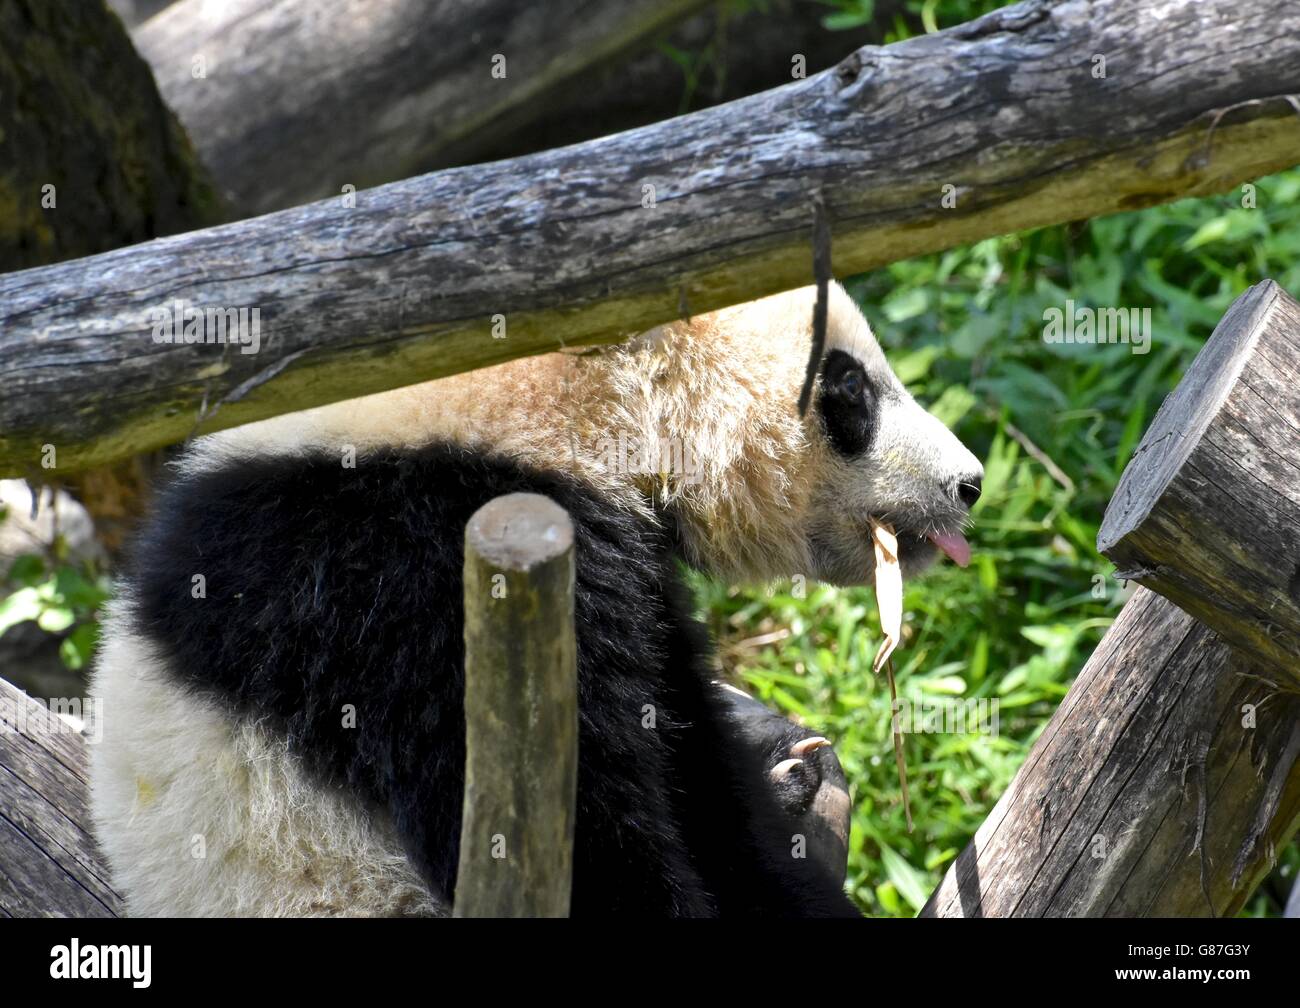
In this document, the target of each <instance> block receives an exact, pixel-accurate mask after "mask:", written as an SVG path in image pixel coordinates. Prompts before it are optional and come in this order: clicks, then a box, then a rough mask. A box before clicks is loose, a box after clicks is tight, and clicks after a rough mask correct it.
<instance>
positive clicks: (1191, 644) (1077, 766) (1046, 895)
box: [921, 588, 1300, 917]
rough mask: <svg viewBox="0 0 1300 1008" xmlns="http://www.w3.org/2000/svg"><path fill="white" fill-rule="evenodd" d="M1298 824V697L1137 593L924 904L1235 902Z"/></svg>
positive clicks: (1200, 910) (992, 911) (1044, 912)
mask: <svg viewBox="0 0 1300 1008" xmlns="http://www.w3.org/2000/svg"><path fill="white" fill-rule="evenodd" d="M1298 825H1300V696H1297V695H1294V694H1288V693H1283V692H1280V691H1279V690H1278V688H1277V686H1276V684H1275V683H1273V682H1271V681H1270V675H1269V672H1268V670H1267V669H1266V668H1264V667H1262V666H1259V665H1257V664H1253V663H1252V662H1251V661H1250V660H1249V659H1247V658H1245V657H1244V656H1243V655H1242V654H1241V653H1240V652H1238V651H1236V650H1235V649H1233V648H1232V647H1231V646H1230V645H1228V644H1227V643H1226V642H1225V641H1224V640H1223V639H1222V638H1220V637H1218V636H1217V635H1216V634H1215V633H1214V632H1213V631H1212V630H1210V629H1209V628H1208V627H1206V626H1204V625H1203V624H1201V623H1199V622H1198V621H1197V620H1196V619H1194V618H1193V617H1191V616H1189V615H1187V614H1186V613H1184V612H1183V611H1182V610H1180V609H1179V608H1178V607H1177V606H1175V605H1174V604H1173V603H1172V602H1169V601H1168V600H1166V599H1163V598H1161V597H1160V596H1159V595H1156V594H1154V593H1152V592H1149V591H1147V590H1146V589H1144V588H1140V589H1138V592H1137V594H1135V595H1134V596H1133V598H1132V599H1130V600H1129V602H1128V604H1127V605H1126V606H1125V607H1124V610H1123V612H1121V613H1120V616H1119V618H1118V619H1117V620H1116V621H1115V623H1114V625H1113V626H1112V627H1111V628H1110V630H1109V632H1108V633H1107V634H1106V637H1105V638H1104V639H1103V640H1102V642H1101V644H1100V645H1098V647H1097V650H1096V651H1095V652H1094V653H1093V655H1092V657H1091V658H1090V659H1089V661H1088V663H1087V664H1086V665H1085V666H1084V668H1083V671H1082V672H1080V673H1079V678H1078V679H1077V680H1076V681H1075V683H1074V685H1073V686H1072V687H1071V688H1070V692H1069V694H1068V695H1067V696H1066V698H1065V700H1064V702H1063V703H1062V704H1061V706H1060V707H1059V708H1058V709H1057V711H1056V713H1055V714H1054V715H1053V717H1052V719H1051V721H1050V722H1048V725H1047V727H1046V729H1044V731H1043V734H1042V736H1041V738H1040V739H1039V741H1038V742H1037V743H1036V744H1035V745H1034V749H1033V751H1032V752H1031V753H1030V754H1029V758H1028V759H1027V760H1026V761H1025V764H1024V766H1023V767H1021V769H1020V772H1019V773H1018V774H1016V777H1015V780H1013V781H1012V783H1011V787H1010V788H1009V789H1008V790H1007V792H1006V794H1004V795H1003V796H1002V798H1001V800H1000V801H999V802H998V804H997V805H996V807H994V809H993V811H992V812H991V813H989V817H988V818H987V819H986V820H985V821H984V824H983V825H982V826H981V827H980V828H979V831H978V832H977V833H976V834H975V839H974V840H972V841H971V843H970V844H969V846H967V848H966V849H965V850H964V851H963V852H962V853H961V854H960V855H959V856H958V857H957V860H956V861H954V862H953V864H952V866H951V867H950V868H949V869H948V873H947V874H946V875H945V876H944V879H943V882H942V883H940V885H939V888H938V889H936V890H935V892H934V895H933V896H931V897H930V901H929V903H927V904H926V906H925V909H924V910H923V911H922V913H921V916H923V917H1008V916H1017V917H1042V916H1070V917H1097V916H1111V917H1196V916H1229V915H1232V914H1234V913H1236V912H1237V911H1238V910H1240V909H1241V907H1242V906H1243V905H1244V903H1245V901H1246V899H1247V898H1248V897H1249V896H1250V893H1251V892H1252V891H1253V890H1254V888H1255V886H1256V885H1258V884H1259V882H1260V881H1261V880H1262V879H1263V878H1264V876H1265V875H1267V873H1268V871H1269V869H1270V868H1271V867H1272V865H1273V862H1274V859H1275V856H1276V851H1277V850H1278V849H1279V848H1281V847H1283V846H1284V845H1285V844H1286V843H1287V841H1288V840H1289V838H1290V837H1291V836H1293V835H1294V833H1295V830H1296V827H1297V826H1298Z"/></svg>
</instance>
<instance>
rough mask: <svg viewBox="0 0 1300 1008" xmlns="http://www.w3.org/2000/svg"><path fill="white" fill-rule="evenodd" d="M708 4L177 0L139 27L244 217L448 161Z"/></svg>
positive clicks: (166, 87) (158, 71)
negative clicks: (479, 136) (488, 131)
mask: <svg viewBox="0 0 1300 1008" xmlns="http://www.w3.org/2000/svg"><path fill="white" fill-rule="evenodd" d="M703 4H704V0H594V2H593V0H586V2H575V0H564V2H562V3H546V4H539V3H535V2H532V0H432V2H430V0H229V2H226V3H221V4H214V3H210V2H206V0H182V2H180V3H176V4H174V5H173V6H172V7H171V8H170V9H168V10H166V11H164V12H163V13H162V14H160V15H158V16H157V17H154V18H152V19H151V20H150V21H148V22H147V23H146V24H145V25H144V26H142V27H141V28H140V29H139V30H137V31H136V32H135V33H134V38H135V43H136V46H137V47H138V49H139V50H140V53H141V55H143V56H144V57H145V59H146V60H148V61H149V64H150V66H152V67H153V71H154V76H155V77H156V78H157V80H158V87H159V88H160V90H161V91H162V93H163V96H164V97H165V98H166V99H167V102H168V104H170V105H171V107H172V108H173V109H175V110H176V112H177V114H178V115H179V116H180V118H181V121H182V122H183V123H184V124H185V127H186V129H188V130H189V133H190V136H191V137H193V138H194V142H195V143H196V144H197V146H198V149H199V153H200V154H201V155H202V157H203V160H204V162H205V163H206V164H207V165H208V167H209V168H211V169H212V172H213V175H214V177H215V178H217V179H218V180H219V183H220V185H221V187H222V190H223V195H224V196H225V197H226V198H227V199H228V200H229V201H230V203H231V205H232V206H233V207H235V208H236V210H237V211H238V212H239V214H240V216H249V215H252V214H256V213H265V212H267V211H269V210H278V209H282V208H284V207H288V206H294V205H296V204H299V203H305V202H307V201H309V200H315V199H321V198H323V197H326V196H329V195H331V194H335V193H338V192H340V191H341V189H342V187H343V186H344V185H347V184H351V185H353V186H355V187H356V188H358V189H364V188H368V187H369V186H373V185H377V184H379V183H381V182H388V181H391V180H393V179H395V178H405V177H406V176H408V175H415V174H418V173H419V172H423V171H428V170H429V169H431V168H433V167H435V166H437V165H441V164H447V163H449V162H450V161H455V160H457V159H458V150H457V149H458V147H460V146H461V145H463V144H465V143H466V142H467V141H468V140H469V138H471V137H473V136H474V135H475V134H476V133H478V132H480V131H482V130H483V129H484V127H486V126H488V125H489V124H494V123H495V124H497V125H496V127H495V128H496V130H497V131H500V130H501V129H502V128H506V129H508V128H509V125H510V123H514V122H518V121H521V120H522V121H527V120H528V119H530V118H532V117H533V116H535V115H537V114H538V112H539V110H540V109H541V108H544V107H545V105H546V104H547V102H548V101H549V98H550V96H551V95H552V93H553V92H554V91H555V89H556V88H557V87H560V86H562V85H563V84H564V83H565V82H566V81H569V80H571V79H572V78H573V77H574V76H575V75H578V74H580V73H582V72H583V71H585V70H587V69H590V68H591V67H593V66H598V65H601V64H604V63H608V62H609V61H611V60H614V59H616V58H618V57H619V56H620V55H621V54H622V53H624V52H625V51H626V50H627V49H628V48H629V47H631V46H633V45H635V44H636V43H637V42H639V41H641V40H642V39H644V38H646V37H647V36H649V35H652V34H654V33H655V32H657V31H659V30H662V29H663V28H665V27H667V26H669V25H672V24H673V23H675V22H676V21H677V20H679V19H680V18H682V17H683V16H685V15H687V14H689V13H691V12H692V11H693V10H695V9H697V8H699V7H701V6H703ZM498 56H500V57H503V58H504V64H503V66H504V76H500V74H501V72H502V71H501V70H497V71H496V74H495V75H494V68H495V67H500V66H502V64H501V63H500V62H499V61H498V62H496V63H494V58H495V57H498ZM196 59H201V60H202V67H201V69H202V72H203V74H204V76H202V77H196V76H195V74H196V70H195V65H196V64H195V60H196Z"/></svg>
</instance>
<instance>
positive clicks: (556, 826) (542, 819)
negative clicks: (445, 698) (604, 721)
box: [453, 494, 578, 917]
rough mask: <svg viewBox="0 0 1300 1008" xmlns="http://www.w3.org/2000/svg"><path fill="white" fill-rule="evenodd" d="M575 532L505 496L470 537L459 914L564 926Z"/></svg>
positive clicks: (571, 779)
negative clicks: (547, 920) (555, 920)
mask: <svg viewBox="0 0 1300 1008" xmlns="http://www.w3.org/2000/svg"><path fill="white" fill-rule="evenodd" d="M573 579H574V569H573V525H572V523H571V522H570V521H569V516H568V515H567V514H565V512H564V510H563V508H561V507H560V506H559V505H557V504H555V503H554V502H553V501H551V500H549V499H548V498H546V497H542V496H539V495H538V494H507V495H506V496H504V497H498V498H497V499H496V500H493V501H490V502H489V503H487V504H485V505H484V506H483V507H481V508H479V510H478V511H476V512H475V513H474V516H473V517H472V518H470V520H469V524H468V525H467V526H466V529H465V732H466V738H465V749H466V752H465V803H464V817H463V822H462V825H461V840H460V863H459V866H458V869H457V875H456V897H455V903H454V909H453V913H454V915H455V916H457V917H565V916H568V913H569V897H570V892H571V890H572V881H573V822H574V806H575V802H576V797H577V791H576V789H577V780H578V681H577V652H576V649H575V642H574V628H573Z"/></svg>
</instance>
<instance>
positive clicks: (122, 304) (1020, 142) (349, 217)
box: [0, 0, 1300, 475]
mask: <svg viewBox="0 0 1300 1008" xmlns="http://www.w3.org/2000/svg"><path fill="white" fill-rule="evenodd" d="M164 16H166V15H164ZM1093 53H1097V54H1101V55H1107V54H1108V63H1107V76H1106V77H1105V78H1104V79H1098V78H1094V77H1093V76H1092V73H1093V67H1094V63H1093V61H1092V60H1091V54H1093ZM1293 93H1300V6H1297V5H1295V4H1293V3H1290V2H1289V0H1288V2H1284V0H1256V2H1254V3H1250V4H1246V5H1243V4H1242V3H1240V2H1238V0H1204V2H1192V0H1176V2H1170V3H1164V4H1161V5H1159V6H1158V7H1152V6H1150V5H1141V4H1132V3H1129V2H1128V0H1097V2H1095V3H1077V2H1070V3H1055V4H1053V3H1046V2H1029V3H1025V4H1021V5H1018V6H1016V7H1011V8H1006V9H1004V10H1001V11H998V12H995V13H993V14H991V15H989V16H987V17H984V18H981V19H979V20H977V21H974V22H971V23H970V24H967V25H964V26H961V27H959V28H957V29H953V30H949V31H946V32H943V33H940V34H938V35H933V36H927V37H923V38H917V39H912V40H909V41H907V42H902V43H899V44H896V45H892V46H888V47H884V48H866V49H863V50H860V51H858V52H857V53H855V54H853V55H851V56H850V57H849V58H848V59H846V60H845V61H844V62H843V63H841V64H840V65H839V66H837V67H836V68H834V69H833V70H830V71H827V72H825V73H823V74H820V75H817V76H815V77H810V78H809V79H808V80H806V81H799V82H796V83H793V84H790V85H787V86H785V87H783V88H778V89H776V90H774V91H769V92H765V93H763V94H760V95H755V96H753V97H751V98H747V99H745V100H743V101H740V102H735V103H731V104H728V105H723V106H719V107H717V108H714V109H708V110H705V111H702V112H698V113H695V114H692V115H690V116H685V117H682V118H680V119H676V120H672V121H669V122H666V123H659V124H656V125H653V126H649V127H646V128H644V129H640V130H635V131H632V132H629V133H624V134H620V135H618V136H615V137H610V138H604V139H601V140H596V141H593V142H591V143H587V144H580V145H578V146H575V147H568V148H564V149H561V150H555V151H546V152H543V153H540V154H534V155H530V156H528V157H524V158H519V159H516V160H513V161H503V162H495V163H492V164H488V165H479V166H474V167H469V168H458V169H451V170H448V171H443V172H438V173H436V174H433V175H428V176H423V177H420V178H416V179H410V180H407V181H404V182H398V183H393V184H391V185H388V186H383V187H381V188H378V189H375V190H372V191H368V192H362V193H359V194H357V196H356V199H357V205H356V207H355V208H351V209H350V208H348V206H347V205H346V204H345V201H344V200H342V199H333V200H329V201H325V202H322V203H319V204H314V205H312V206H309V207H303V208H298V209H295V210H288V211H284V212H282V213H279V214H274V215H270V216H266V217H261V218H257V219H254V220H249V221H242V222H240V223H238V224H232V225H227V226H224V227H220V228H214V229H211V230H208V231H202V232H197V233H195V234H191V235H187V236H183V237H177V238H169V239H163V240H160V241H156V242H151V243H148V244H145V245H141V246H137V247H135V248H132V249H124V250H120V251H117V252H112V253H108V254H106V255H102V256H97V257H94V258H91V259H87V260H83V261H78V262H74V263H67V264H62V265H59V266H54V267H48V268H45V269H43V270H40V271H34V272H31V271H29V272H24V273H17V274H13V275H10V276H7V277H0V373H3V374H4V376H5V377H4V383H3V388H2V389H0V475H3V474H16V475H22V474H24V472H26V471H28V470H30V469H32V468H34V467H35V466H37V465H38V464H39V460H40V459H41V449H42V446H43V445H46V444H50V445H53V446H55V448H56V450H57V452H58V466H59V467H60V468H61V469H62V468H68V469H72V468H79V467H83V466H87V465H92V464H97V463H102V462H105V461H108V460H111V459H115V458H119V457H122V456H124V455H129V454H134V453H137V452H140V451H142V450H145V449H149V448H153V447H157V446H159V445H162V444H167V443H171V442H174V441H177V440H180V439H183V438H185V437H187V436H189V435H191V434H193V433H199V432H203V431H208V430H214V429H218V428H221V427H227V426H232V425H235V424H239V423H245V422H248V421H250V420H255V419H259V418H262V417H266V416H271V415H274V414H276V413H282V412H287V411H290V410H295V409H302V408H305V407H308V406H313V405H319V404H321V403H325V402H330V401H333V400H337V399H342V398H349V397H352V396H357V395H361V394H365V393H369V392H377V391H380V390H382V389H386V388H392V387H395V386H398V385H402V384H409V383H411V382H414V381H418V380H422V379H427V378H433V377H437V376H440V375H445V374H451V373H454V372H457V371H462V370H466V369H469V368H474V367H481V366H485V365H488V364H492V363H496V362H498V361H501V360H505V359H509V358H512V357H519V356H523V355H526V354H530V353H537V352H540V351H543V350H549V349H554V348H556V347H557V346H559V345H560V344H561V343H565V344H567V345H571V346H572V345H577V344H587V343H594V342H610V341H614V340H617V339H620V338H622V337H623V336H625V335H626V334H628V333H631V332H636V331H641V330H644V329H646V328H649V327H651V326H654V325H656V324H659V323H662V322H664V321H667V320H670V319H673V318H677V317H679V316H680V315H681V314H683V312H687V311H691V312H701V311H705V310H709V309H713V308H717V307H720V306H722V305H726V304H731V303H736V302H740V301H744V300H746V299H748V298H753V297H757V296H761V295H766V294H770V293H772V292H774V291H779V290H783V289H788V288H791V287H794V286H797V285H799V284H802V283H807V282H808V281H809V280H810V278H811V268H810V266H811V256H810V255H809V251H808V237H809V231H810V226H811V220H812V211H811V201H812V198H813V196H814V194H816V193H820V194H821V195H822V197H823V198H824V199H825V201H826V204H827V206H828V208H829V210H830V214H831V218H832V230H833V233H834V235H835V247H834V261H835V263H836V267H837V269H839V270H840V271H841V272H843V273H852V272H856V271H860V270H864V269H869V268H872V267H875V266H879V265H882V264H884V263H888V262H891V261H894V260H896V259H900V258H904V257H906V256H910V255H916V254H920V253H923V252H929V251H933V250H935V249H939V248H945V247H949V246H952V245H957V244H961V243H964V242H969V241H973V240H975V239H978V238H983V237H987V236H989V235H992V234H998V233H1001V232H1005V231H1008V230H1013V229H1017V228H1026V227H1035V226H1038V225H1043V224H1050V223H1054V222H1058V221H1063V220H1069V219H1077V218H1082V217H1088V216H1091V215H1095V214H1103V213H1110V212H1113V211H1117V210H1127V209H1133V208H1135V207H1140V206H1148V205H1151V204H1153V203H1158V202H1161V201H1165V200H1171V199H1175V198H1178V197H1181V196H1186V195H1193V194H1203V193H1209V192H1216V191H1221V190H1223V189H1225V188H1227V187H1229V186H1232V185H1234V184H1235V183H1237V182H1240V181H1242V180H1245V179H1250V178H1254V177H1256V176H1258V175H1262V174H1266V173H1268V172H1271V171H1275V170H1277V169H1280V168H1283V167H1285V166H1288V165H1291V164H1295V163H1297V162H1300V115H1297V113H1296V111H1295V109H1294V108H1293V107H1292V104H1291V103H1290V102H1289V101H1288V100H1287V99H1286V98H1285V97H1272V96H1279V95H1281V96H1285V95H1287V94H1293ZM945 185H953V186H956V190H955V191H956V193H957V203H956V208H955V209H944V208H943V207H942V205H941V202H940V201H941V199H942V196H943V188H942V187H943V186H945ZM647 186H653V187H654V188H653V196H654V205H653V207H651V206H649V196H650V195H651V191H650V190H648V189H646V187H647ZM643 201H644V203H645V205H643ZM178 299H179V300H182V301H184V302H186V303H188V304H189V305H191V306H194V307H198V308H200V309H202V308H207V307H223V308H240V307H248V308H252V307H257V308H259V310H260V312H261V348H260V352H258V353H249V354H244V353H240V352H238V351H237V350H235V349H234V348H231V347H229V346H219V345H175V344H166V343H155V342H153V340H152V338H151V334H152V331H153V330H152V323H151V319H152V316H151V311H152V310H153V309H155V308H158V307H160V306H164V305H170V304H172V303H173V302H175V301H176V300H178ZM502 321H503V322H504V324H505V330H504V335H505V338H504V339H494V338H493V327H494V322H502Z"/></svg>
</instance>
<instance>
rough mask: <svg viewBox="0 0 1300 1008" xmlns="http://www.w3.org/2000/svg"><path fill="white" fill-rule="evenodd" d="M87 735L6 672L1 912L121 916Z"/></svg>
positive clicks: (0, 777) (1, 700)
mask: <svg viewBox="0 0 1300 1008" xmlns="http://www.w3.org/2000/svg"><path fill="white" fill-rule="evenodd" d="M86 786H87V785H86V746H85V743H84V742H83V740H82V738H81V736H80V735H79V734H78V733H76V732H74V731H73V730H72V729H71V728H69V726H68V725H66V724H65V723H64V722H63V721H61V720H60V719H59V718H58V717H56V716H55V715H53V714H51V713H50V711H49V710H47V709H46V708H45V707H43V706H42V705H41V704H39V703H37V702H36V701H35V700H33V699H32V698H31V697H29V696H27V694H25V693H23V692H22V691H21V690H19V689H17V688H16V687H14V686H12V685H10V684H9V683H7V682H5V681H4V680H3V679H0V915H4V916H9V917H116V916H119V915H120V913H121V911H122V904H121V900H120V898H119V897H118V895H117V893H116V892H114V891H113V889H112V887H111V885H110V884H109V881H108V870H107V867H106V866H105V864H104V861H103V858H102V857H101V855H100V853H99V850H98V848H97V847H96V846H95V841H94V839H93V837H92V835H91V832H90V814H89V810H88V807H87V793H86Z"/></svg>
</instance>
